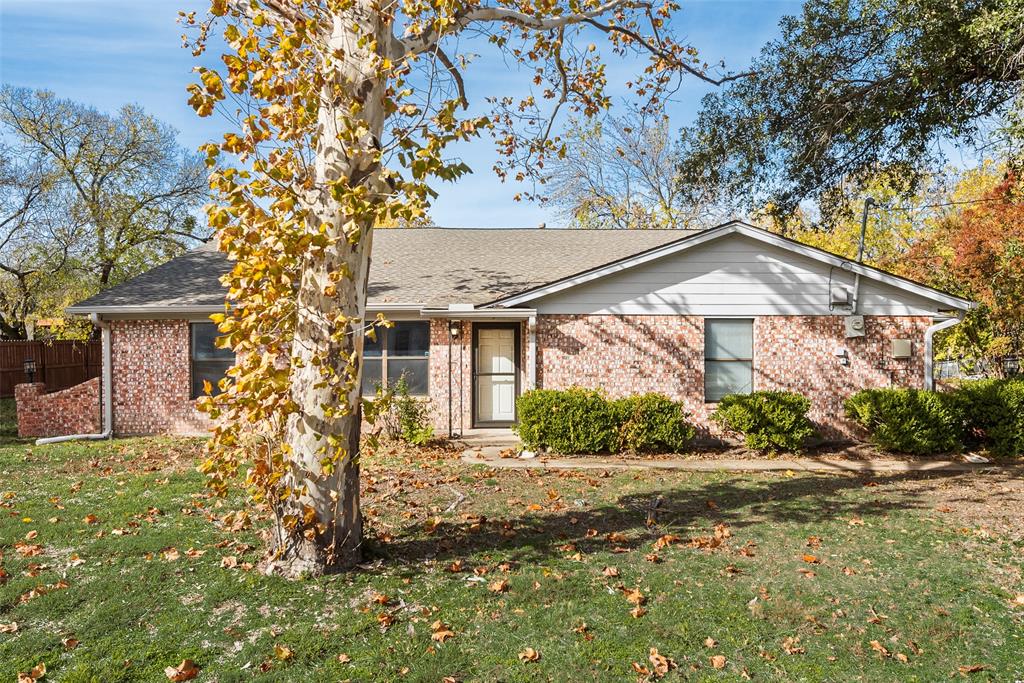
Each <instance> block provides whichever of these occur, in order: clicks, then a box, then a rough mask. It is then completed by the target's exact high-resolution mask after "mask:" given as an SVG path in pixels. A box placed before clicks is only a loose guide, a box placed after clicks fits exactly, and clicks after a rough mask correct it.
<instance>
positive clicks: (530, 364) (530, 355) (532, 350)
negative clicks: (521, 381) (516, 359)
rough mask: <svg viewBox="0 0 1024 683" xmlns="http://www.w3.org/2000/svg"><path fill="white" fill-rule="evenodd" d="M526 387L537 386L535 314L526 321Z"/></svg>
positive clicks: (532, 387) (533, 387) (534, 387)
mask: <svg viewBox="0 0 1024 683" xmlns="http://www.w3.org/2000/svg"><path fill="white" fill-rule="evenodd" d="M526 367H527V379H526V388H527V389H536V388H537V316H535V315H531V316H530V318H529V319H528V320H527V321H526Z"/></svg>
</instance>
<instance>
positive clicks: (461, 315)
mask: <svg viewBox="0 0 1024 683" xmlns="http://www.w3.org/2000/svg"><path fill="white" fill-rule="evenodd" d="M420 315H422V316H423V317H424V318H445V319H450V320H527V319H529V318H532V317H534V316H535V315H537V311H536V309H533V308H476V309H473V310H472V311H458V310H455V311H453V310H450V309H447V308H424V309H422V310H421V311H420Z"/></svg>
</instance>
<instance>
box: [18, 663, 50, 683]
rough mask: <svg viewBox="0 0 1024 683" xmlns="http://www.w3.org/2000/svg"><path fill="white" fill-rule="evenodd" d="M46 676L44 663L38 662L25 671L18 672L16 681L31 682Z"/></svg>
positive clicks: (20, 682)
mask: <svg viewBox="0 0 1024 683" xmlns="http://www.w3.org/2000/svg"><path fill="white" fill-rule="evenodd" d="M45 676H46V664H45V663H43V662H39V663H38V664H36V665H35V666H34V667H32V670H31V671H29V672H28V673H27V674H26V673H21V672H18V683H32V682H33V681H38V680H39V679H40V678H43V677H45Z"/></svg>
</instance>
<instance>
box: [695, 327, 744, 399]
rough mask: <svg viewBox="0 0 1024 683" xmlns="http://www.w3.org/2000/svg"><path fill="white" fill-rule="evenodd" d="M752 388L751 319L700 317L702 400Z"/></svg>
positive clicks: (720, 397)
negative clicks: (702, 357)
mask: <svg viewBox="0 0 1024 683" xmlns="http://www.w3.org/2000/svg"><path fill="white" fill-rule="evenodd" d="M753 388H754V321H753V320H750V319H747V318H708V319H706V320H705V321H704V400H705V401H707V402H709V403H715V402H717V401H720V400H722V397H723V396H725V395H727V394H749V393H750V392H751V391H753Z"/></svg>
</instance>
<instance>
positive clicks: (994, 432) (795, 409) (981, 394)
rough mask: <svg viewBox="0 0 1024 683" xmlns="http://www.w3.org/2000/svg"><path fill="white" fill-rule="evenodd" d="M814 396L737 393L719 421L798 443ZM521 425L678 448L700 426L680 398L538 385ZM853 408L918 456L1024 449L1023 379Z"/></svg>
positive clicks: (783, 444) (587, 442)
mask: <svg viewBox="0 0 1024 683" xmlns="http://www.w3.org/2000/svg"><path fill="white" fill-rule="evenodd" d="M810 405H811V404H810V401H809V400H808V399H807V398H806V397H804V396H801V395H800V394H796V393H792V392H785V391H757V392H754V393H752V394H731V395H729V396H726V397H724V398H723V399H722V400H721V401H720V402H719V404H718V406H717V409H716V411H715V412H714V414H712V416H711V419H712V420H714V421H715V422H717V423H718V424H720V425H721V426H722V427H723V428H724V429H725V430H726V431H731V432H736V433H739V434H742V435H743V437H744V440H745V442H746V445H747V447H749V448H752V449H756V450H760V451H799V450H800V449H801V448H802V447H803V445H804V443H805V442H806V441H807V439H809V438H811V437H813V436H815V429H814V426H813V424H812V423H811V421H810V420H809V419H808V418H807V412H808V410H809V409H810ZM517 408H518V412H519V424H518V426H517V427H516V431H517V432H518V433H519V437H520V438H521V439H522V441H523V444H524V445H525V446H526V447H527V448H529V449H531V450H539V449H549V450H552V451H555V452H558V453H622V452H630V453H678V452H682V451H685V450H687V448H689V446H690V442H691V441H692V440H693V437H694V435H695V434H696V430H695V429H694V427H693V425H692V424H690V422H689V421H688V418H689V415H688V414H687V413H686V411H685V410H684V409H683V406H682V404H680V403H677V402H675V401H673V400H672V399H670V398H668V397H667V396H664V395H662V394H657V393H650V394H641V395H636V396H629V397H627V398H621V399H615V400H612V399H608V398H607V397H606V396H605V395H604V394H603V393H601V392H599V391H594V390H590V389H582V388H572V389H566V390H564V391H559V390H553V389H536V390H533V391H528V392H526V393H524V394H523V395H522V396H520V397H519V399H518V401H517ZM844 408H845V411H846V416H847V417H848V418H850V419H851V420H853V421H854V422H856V423H857V424H859V425H861V426H862V427H864V428H865V429H866V430H867V431H868V434H869V440H870V441H871V442H872V443H874V444H875V445H876V446H878V447H879V448H881V449H883V450H887V451H895V452H901V453H911V454H915V455H928V454H932V453H948V452H955V451H959V450H962V449H963V448H965V447H967V446H971V447H974V446H982V447H986V448H988V449H990V450H991V451H992V452H993V453H994V454H996V455H998V456H1003V457H1010V456H1020V455H1024V379H1009V380H976V381H966V382H963V383H962V384H961V385H960V386H959V387H958V388H957V389H955V390H953V391H950V392H944V393H936V392H928V391H922V390H919V389H900V388H889V389H865V390H863V391H859V392H857V393H856V394H854V395H853V396H851V397H849V398H848V399H846V402H845V404H844Z"/></svg>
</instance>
